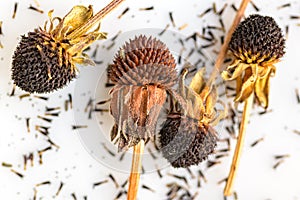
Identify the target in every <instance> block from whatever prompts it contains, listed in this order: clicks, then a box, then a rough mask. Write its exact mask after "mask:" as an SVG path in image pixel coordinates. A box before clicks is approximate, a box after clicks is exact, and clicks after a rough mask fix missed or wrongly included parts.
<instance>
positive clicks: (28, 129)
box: [25, 118, 30, 133]
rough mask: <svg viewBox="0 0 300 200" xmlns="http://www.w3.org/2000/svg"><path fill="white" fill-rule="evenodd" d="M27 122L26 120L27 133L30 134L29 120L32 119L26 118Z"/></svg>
mask: <svg viewBox="0 0 300 200" xmlns="http://www.w3.org/2000/svg"><path fill="white" fill-rule="evenodd" d="M25 120H26V128H27V132H28V133H30V126H29V120H30V118H25Z"/></svg>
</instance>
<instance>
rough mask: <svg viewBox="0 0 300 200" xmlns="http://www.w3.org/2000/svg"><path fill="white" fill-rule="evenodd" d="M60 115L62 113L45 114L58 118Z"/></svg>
mask: <svg viewBox="0 0 300 200" xmlns="http://www.w3.org/2000/svg"><path fill="white" fill-rule="evenodd" d="M59 114H60V112H57V113H49V112H47V113H45V116H52V117H58V116H59Z"/></svg>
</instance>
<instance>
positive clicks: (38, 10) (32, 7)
mask: <svg viewBox="0 0 300 200" xmlns="http://www.w3.org/2000/svg"><path fill="white" fill-rule="evenodd" d="M28 9H31V10H34V11H36V12H39V13H41V14H43V13H44V11H43V10H41V9H38V8H36V7H34V6H32V5H30V6H29V7H28Z"/></svg>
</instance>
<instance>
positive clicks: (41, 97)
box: [33, 95, 49, 101]
mask: <svg viewBox="0 0 300 200" xmlns="http://www.w3.org/2000/svg"><path fill="white" fill-rule="evenodd" d="M33 97H35V98H38V99H42V100H45V101H47V100H48V99H49V98H48V97H43V96H37V95H34V96H33Z"/></svg>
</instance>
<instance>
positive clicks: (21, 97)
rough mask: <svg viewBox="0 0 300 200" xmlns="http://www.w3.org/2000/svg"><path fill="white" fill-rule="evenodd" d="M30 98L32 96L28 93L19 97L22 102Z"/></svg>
mask: <svg viewBox="0 0 300 200" xmlns="http://www.w3.org/2000/svg"><path fill="white" fill-rule="evenodd" d="M29 96H30V93H26V94H21V95H20V96H19V98H20V100H22V99H23V98H25V97H29Z"/></svg>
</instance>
